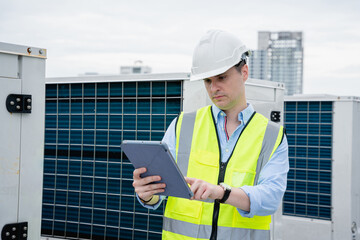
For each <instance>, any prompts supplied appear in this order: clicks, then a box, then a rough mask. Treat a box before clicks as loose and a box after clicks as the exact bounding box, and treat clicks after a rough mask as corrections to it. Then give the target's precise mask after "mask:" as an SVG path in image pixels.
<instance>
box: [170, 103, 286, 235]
mask: <svg viewBox="0 0 360 240" xmlns="http://www.w3.org/2000/svg"><path fill="white" fill-rule="evenodd" d="M184 130H185V131H184ZM282 132H283V129H282V127H280V126H279V125H277V124H273V123H272V122H269V121H268V120H267V119H266V118H265V117H263V116H262V115H260V114H257V113H254V115H253V116H252V118H251V120H249V121H248V123H247V124H246V126H245V127H244V129H243V131H242V132H241V133H240V136H239V139H238V140H237V143H236V145H235V147H234V150H233V153H232V154H231V157H230V159H228V161H227V163H228V167H227V169H226V172H225V178H224V182H225V183H227V184H229V185H232V186H233V187H241V186H243V185H250V186H251V185H254V184H256V183H257V181H258V175H259V172H260V171H261V169H262V168H263V167H264V165H265V164H266V163H267V162H268V160H269V159H270V158H271V156H272V154H273V152H274V151H275V149H276V148H277V147H278V145H280V142H281V139H282ZM176 136H177V141H176V161H177V163H178V165H179V168H180V169H181V171H182V173H183V174H184V176H188V177H195V178H199V179H203V180H205V181H208V182H209V183H212V184H217V181H218V174H219V163H220V146H219V142H218V139H217V130H216V125H215V121H214V119H213V116H212V111H211V107H205V108H202V109H199V110H198V111H197V112H193V113H187V114H181V115H180V116H179V118H178V123H177V127H176ZM203 138H204V139H205V141H203ZM233 155H234V156H233ZM213 206H214V201H213V200H210V199H207V200H205V201H195V200H194V201H190V200H187V199H181V198H174V197H169V199H168V202H167V205H166V210H165V214H164V216H165V217H164V228H163V230H164V231H163V238H164V239H198V238H203V239H206V238H207V239H208V238H209V237H210V233H211V231H212V216H213V210H214V207H213ZM217 211H218V210H217ZM215 219H217V220H214V221H216V222H217V223H218V227H217V229H218V231H217V233H218V234H217V236H218V239H221V238H224V239H232V238H230V236H234V239H238V238H239V236H247V237H245V239H251V240H253V239H264V240H265V239H269V237H268V236H269V231H268V230H269V229H270V222H271V216H254V217H253V218H244V217H242V216H241V215H240V214H239V213H238V211H237V209H236V208H235V207H233V206H231V205H228V204H220V211H219V216H218V218H215ZM216 222H215V223H216ZM192 225H193V226H194V227H189V228H188V227H184V226H192ZM215 226H216V225H215ZM256 236H259V238H256Z"/></svg>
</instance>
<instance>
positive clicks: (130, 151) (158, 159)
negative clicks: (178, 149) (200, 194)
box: [121, 140, 193, 199]
mask: <svg viewBox="0 0 360 240" xmlns="http://www.w3.org/2000/svg"><path fill="white" fill-rule="evenodd" d="M121 149H122V150H123V151H124V153H125V154H126V156H127V157H128V158H129V160H130V162H131V163H132V164H133V166H134V168H141V167H145V168H146V169H147V172H146V173H144V174H142V175H141V177H147V176H154V175H159V176H161V181H160V182H164V183H165V184H166V187H165V192H163V193H161V194H159V195H165V196H174V197H181V198H188V199H189V198H191V197H192V196H193V193H192V192H191V190H190V188H189V187H188V185H187V183H186V181H185V179H184V176H183V175H182V173H181V172H180V170H179V168H178V166H177V164H176V163H175V161H174V159H173V157H172V155H171V153H170V151H169V149H168V147H167V145H166V144H165V143H163V142H159V141H127V140H124V141H123V143H122V144H121Z"/></svg>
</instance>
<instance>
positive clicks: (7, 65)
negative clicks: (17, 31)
mask: <svg viewBox="0 0 360 240" xmlns="http://www.w3.org/2000/svg"><path fill="white" fill-rule="evenodd" d="M0 77H4V78H17V77H18V56H16V55H10V54H0Z"/></svg>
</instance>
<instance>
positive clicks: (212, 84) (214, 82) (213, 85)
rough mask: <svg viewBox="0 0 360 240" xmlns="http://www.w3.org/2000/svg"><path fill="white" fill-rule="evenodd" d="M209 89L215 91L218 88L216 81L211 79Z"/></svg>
mask: <svg viewBox="0 0 360 240" xmlns="http://www.w3.org/2000/svg"><path fill="white" fill-rule="evenodd" d="M210 89H211V91H213V92H216V91H217V90H219V85H218V83H217V82H216V81H211V83H210Z"/></svg>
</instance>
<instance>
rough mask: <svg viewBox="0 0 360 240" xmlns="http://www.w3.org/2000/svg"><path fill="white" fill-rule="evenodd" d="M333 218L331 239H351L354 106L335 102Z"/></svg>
mask: <svg viewBox="0 0 360 240" xmlns="http://www.w3.org/2000/svg"><path fill="white" fill-rule="evenodd" d="M333 110H334V115H333V146H334V147H333V171H332V173H333V174H332V178H333V181H332V188H331V191H332V194H331V195H332V206H333V211H332V219H333V230H334V239H336V240H337V239H339V240H340V239H351V219H350V214H351V174H350V173H351V160H352V159H351V152H352V150H351V148H352V136H353V134H355V133H354V132H353V129H352V120H353V111H352V110H353V103H352V102H334V108H333Z"/></svg>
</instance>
